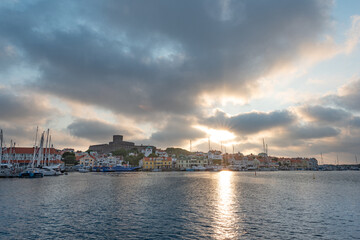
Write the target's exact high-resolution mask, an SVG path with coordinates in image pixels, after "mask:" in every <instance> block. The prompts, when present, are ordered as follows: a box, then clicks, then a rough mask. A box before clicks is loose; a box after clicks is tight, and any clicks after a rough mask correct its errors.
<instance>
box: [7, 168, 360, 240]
mask: <svg viewBox="0 0 360 240" xmlns="http://www.w3.org/2000/svg"><path fill="white" fill-rule="evenodd" d="M0 214H1V217H0V239H177V238H180V239H360V227H359V226H360V225H359V224H360V172H355V171H344V172H305V171H296V172H295V171H294V172H280V171H279V172H257V174H256V175H255V174H254V172H227V171H223V172H158V173H154V172H149V173H146V172H134V173H85V174H81V173H70V174H69V175H67V176H65V175H64V176H58V177H45V178H39V179H0Z"/></svg>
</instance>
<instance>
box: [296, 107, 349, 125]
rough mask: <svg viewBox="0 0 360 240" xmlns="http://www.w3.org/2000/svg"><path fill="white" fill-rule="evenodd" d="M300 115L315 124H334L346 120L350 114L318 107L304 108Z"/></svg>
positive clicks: (341, 110) (336, 109) (335, 109)
mask: <svg viewBox="0 0 360 240" xmlns="http://www.w3.org/2000/svg"><path fill="white" fill-rule="evenodd" d="M301 112H302V114H304V115H305V116H307V117H308V118H310V119H311V120H312V121H315V122H327V123H334V122H339V121H345V120H348V119H349V118H350V117H351V116H352V114H351V113H349V112H347V111H345V110H343V109H338V108H331V107H323V106H319V105H315V106H305V107H303V108H302V109H301Z"/></svg>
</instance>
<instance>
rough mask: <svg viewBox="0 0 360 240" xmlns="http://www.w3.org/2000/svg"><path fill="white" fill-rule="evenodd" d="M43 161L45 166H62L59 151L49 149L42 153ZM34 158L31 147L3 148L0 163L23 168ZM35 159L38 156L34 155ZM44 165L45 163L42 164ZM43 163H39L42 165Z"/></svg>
mask: <svg viewBox="0 0 360 240" xmlns="http://www.w3.org/2000/svg"><path fill="white" fill-rule="evenodd" d="M43 154H44V156H43V159H44V161H45V160H46V164H48V165H52V164H62V163H63V162H62V161H61V151H59V150H57V149H55V148H50V149H48V150H47V151H45V149H44V151H43ZM33 157H34V148H33V147H13V148H11V149H10V148H4V149H3V152H2V163H8V162H9V163H11V164H19V165H20V166H24V165H27V164H29V163H30V162H31V161H32V160H33ZM35 159H38V154H36V155H35ZM44 163H45V162H44ZM44 163H41V164H42V165H44Z"/></svg>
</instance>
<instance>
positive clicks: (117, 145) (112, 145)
mask: <svg viewBox="0 0 360 240" xmlns="http://www.w3.org/2000/svg"><path fill="white" fill-rule="evenodd" d="M119 149H125V150H131V149H136V150H137V151H138V152H142V153H145V151H147V152H150V151H151V152H150V153H149V154H151V153H153V152H154V151H155V149H156V148H155V147H154V146H149V145H135V143H133V142H127V141H124V140H123V136H122V135H113V141H112V142H109V143H108V144H107V143H104V144H98V145H91V146H90V147H89V150H90V151H94V152H97V153H100V154H108V153H111V152H113V151H116V150H119ZM145 155H146V154H145Z"/></svg>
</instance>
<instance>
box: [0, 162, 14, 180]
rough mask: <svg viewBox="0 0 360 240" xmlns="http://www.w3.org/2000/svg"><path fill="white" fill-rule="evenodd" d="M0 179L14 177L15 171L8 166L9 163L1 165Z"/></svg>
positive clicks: (11, 166) (10, 165)
mask: <svg viewBox="0 0 360 240" xmlns="http://www.w3.org/2000/svg"><path fill="white" fill-rule="evenodd" d="M0 177H1V178H8V177H16V175H15V169H14V167H13V165H12V164H9V163H1V165H0Z"/></svg>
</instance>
